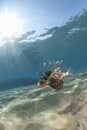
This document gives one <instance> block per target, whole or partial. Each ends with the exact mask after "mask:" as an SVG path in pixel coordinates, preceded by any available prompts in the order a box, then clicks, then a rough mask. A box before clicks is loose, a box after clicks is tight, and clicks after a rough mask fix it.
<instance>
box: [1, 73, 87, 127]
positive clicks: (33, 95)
mask: <svg viewBox="0 0 87 130" xmlns="http://www.w3.org/2000/svg"><path fill="white" fill-rule="evenodd" d="M0 130H87V73H79V74H77V75H75V76H73V77H71V78H68V79H67V80H65V83H64V88H63V89H62V90H60V91H58V92H57V91H55V90H54V89H52V88H51V87H49V86H48V87H47V88H44V89H37V87H36V85H32V86H27V87H20V88H15V89H10V90H6V91H1V92H0Z"/></svg>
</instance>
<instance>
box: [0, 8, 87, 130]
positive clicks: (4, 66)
mask: <svg viewBox="0 0 87 130" xmlns="http://www.w3.org/2000/svg"><path fill="white" fill-rule="evenodd" d="M0 40H1V41H0V130H87V116H86V115H87V111H86V110H87V71H86V70H87V60H86V59H87V11H85V10H84V11H83V13H82V14H80V15H77V16H75V17H73V18H71V19H70V20H69V21H68V22H66V23H65V24H64V25H62V26H60V27H54V28H50V29H48V30H46V32H45V33H42V34H37V33H36V32H35V31H31V32H27V33H25V34H23V35H21V36H20V37H18V38H14V39H12V40H9V39H6V38H5V39H0ZM1 42H3V44H1ZM58 60H63V62H64V63H63V65H62V66H61V69H62V70H64V71H67V70H68V68H70V73H72V74H73V75H71V76H69V77H66V78H65V79H64V88H63V89H61V90H60V91H55V90H54V89H52V88H51V87H50V86H48V87H47V88H44V89H38V88H37V85H36V83H37V80H38V79H39V78H40V76H41V75H40V70H42V71H43V72H44V71H46V70H49V69H50V67H49V66H46V68H44V67H43V63H44V62H46V63H47V64H49V63H50V62H51V63H52V64H53V63H54V62H55V61H58Z"/></svg>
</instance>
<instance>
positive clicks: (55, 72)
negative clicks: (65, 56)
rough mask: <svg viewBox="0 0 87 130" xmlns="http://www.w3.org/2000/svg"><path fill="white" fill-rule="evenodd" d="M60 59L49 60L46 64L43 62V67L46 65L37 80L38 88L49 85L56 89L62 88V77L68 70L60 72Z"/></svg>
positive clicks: (67, 73)
mask: <svg viewBox="0 0 87 130" xmlns="http://www.w3.org/2000/svg"><path fill="white" fill-rule="evenodd" d="M61 63H62V61H56V62H55V61H53V62H49V64H48V65H46V63H45V62H44V64H43V67H46V69H47V70H46V71H45V72H43V73H42V72H41V77H40V79H39V80H38V83H37V86H38V88H44V87H46V86H48V85H49V86H50V87H52V88H54V89H56V90H60V89H62V88H63V78H64V77H65V76H68V75H69V72H62V71H61V69H60V67H59V66H60V64H61Z"/></svg>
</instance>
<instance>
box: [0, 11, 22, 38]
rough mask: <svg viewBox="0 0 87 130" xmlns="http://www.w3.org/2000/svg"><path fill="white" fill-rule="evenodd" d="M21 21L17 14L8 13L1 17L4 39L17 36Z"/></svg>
mask: <svg viewBox="0 0 87 130" xmlns="http://www.w3.org/2000/svg"><path fill="white" fill-rule="evenodd" d="M21 22H22V21H21V19H20V18H19V17H18V16H17V14H14V13H9V12H6V13H4V14H1V15H0V34H1V35H2V36H3V37H12V36H15V35H16V33H17V32H18V31H19V28H20V25H21Z"/></svg>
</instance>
